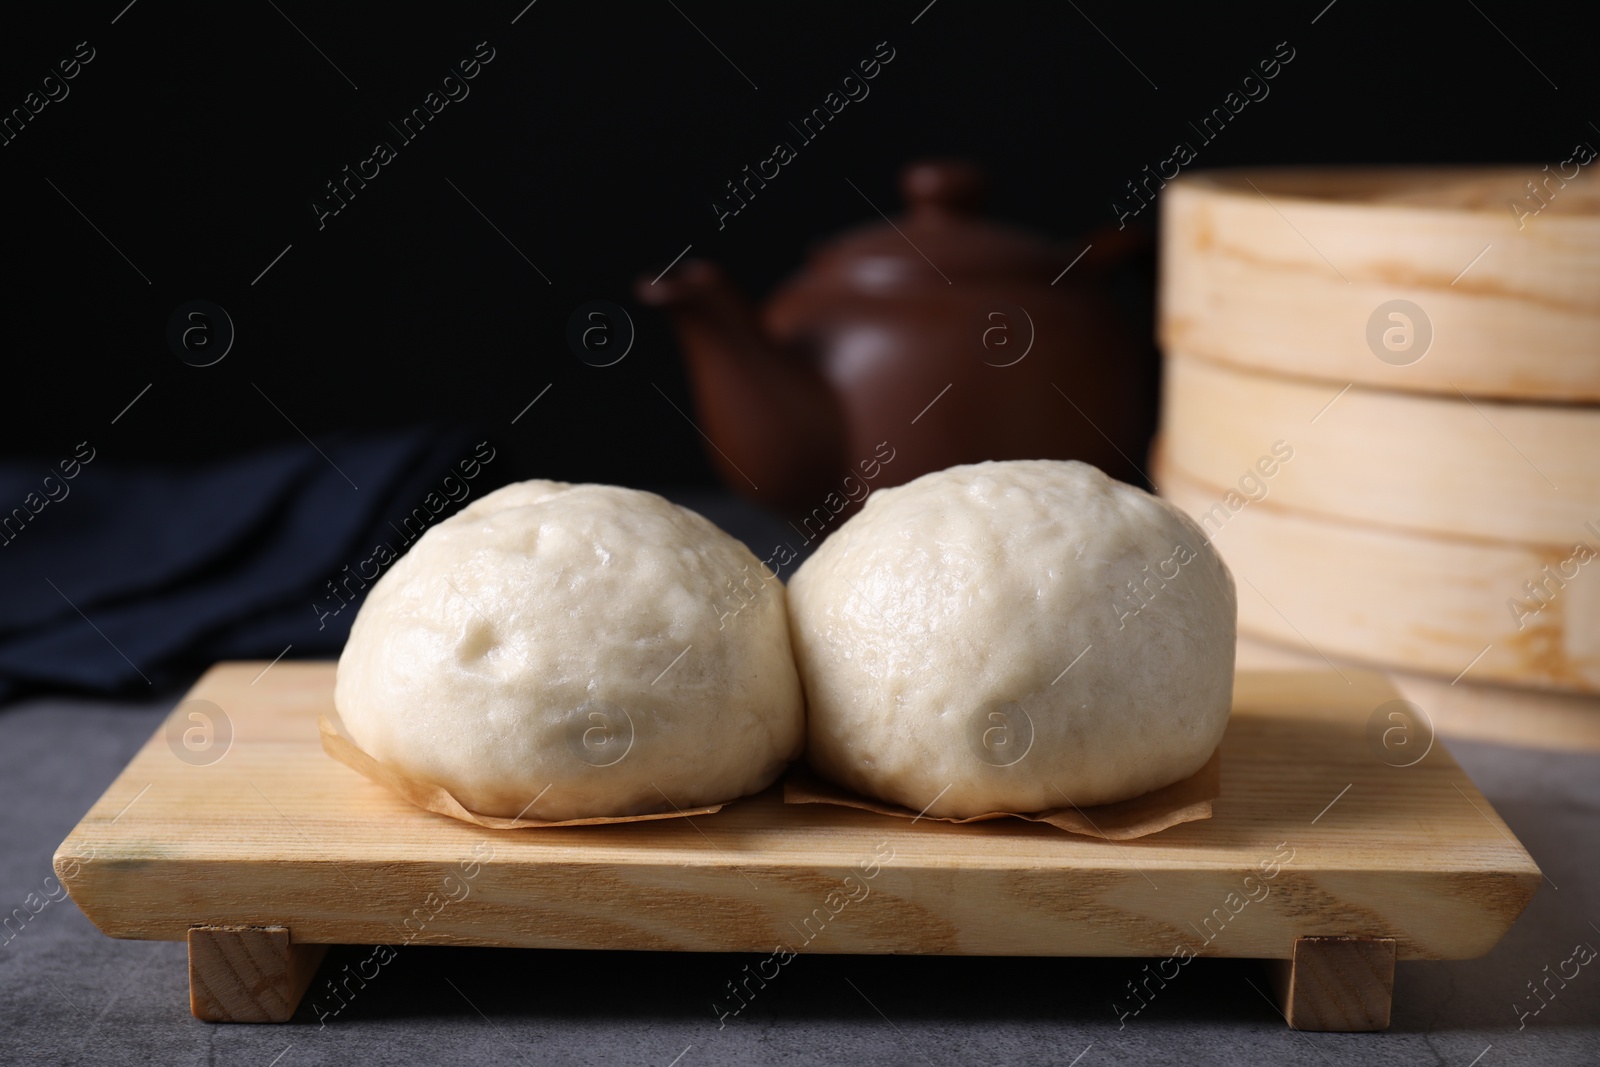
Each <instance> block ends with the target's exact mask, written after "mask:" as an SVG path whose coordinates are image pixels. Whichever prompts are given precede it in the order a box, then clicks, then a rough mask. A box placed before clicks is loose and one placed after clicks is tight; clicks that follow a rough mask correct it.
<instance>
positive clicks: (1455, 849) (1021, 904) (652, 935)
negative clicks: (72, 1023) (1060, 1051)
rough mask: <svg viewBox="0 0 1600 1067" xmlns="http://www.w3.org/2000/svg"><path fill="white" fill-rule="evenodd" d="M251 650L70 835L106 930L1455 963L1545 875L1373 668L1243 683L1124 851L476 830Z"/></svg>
mask: <svg viewBox="0 0 1600 1067" xmlns="http://www.w3.org/2000/svg"><path fill="white" fill-rule="evenodd" d="M261 668H262V665H261V664H223V665H219V666H218V667H216V668H214V669H213V670H212V671H211V672H209V673H208V674H207V675H206V676H205V677H204V678H203V679H201V681H200V682H199V683H198V684H197V686H196V687H195V689H194V690H193V692H192V694H191V696H192V697H195V698H199V699H205V700H209V701H212V702H214V703H215V704H216V705H217V706H219V707H220V708H222V709H223V710H224V711H225V712H226V714H227V715H228V716H229V718H230V719H231V722H232V726H233V730H234V740H233V745H232V748H231V750H229V751H228V752H227V754H226V755H225V756H223V758H221V759H220V760H218V761H216V762H215V763H213V764H211V765H209V766H204V767H201V766H192V765H190V764H188V763H185V762H183V761H182V760H180V759H178V758H177V757H176V756H175V755H174V754H173V752H172V750H171V749H170V748H169V747H168V744H167V741H166V740H165V737H164V735H163V734H162V733H158V734H157V735H156V736H155V737H154V738H152V740H151V741H150V742H149V743H148V744H147V745H146V746H145V747H144V748H143V749H142V750H141V751H140V752H139V753H138V754H137V755H136V756H135V757H134V759H133V760H132V762H131V763H130V764H129V765H128V767H127V769H126V770H125V771H124V772H123V773H122V775H121V776H120V777H119V778H118V779H117V780H116V781H115V782H114V783H113V784H112V785H111V786H110V788H109V789H108V790H107V791H106V793H105V795H104V796H103V797H102V798H101V799H100V800H99V801H98V802H97V803H96V804H95V805H94V807H93V808H92V809H91V810H90V811H89V813H88V814H87V815H86V816H85V817H84V819H83V820H82V822H81V823H80V824H79V825H78V827H77V828H76V829H74V830H73V832H72V834H71V835H70V836H69V837H68V839H67V840H66V841H65V842H64V843H63V844H62V846H61V848H60V850H59V851H58V852H57V861H56V862H57V869H58V871H59V870H61V869H62V868H63V867H64V866H67V865H72V864H75V865H76V873H75V877H73V878H72V879H71V881H70V886H69V888H70V891H71V894H72V896H73V899H74V900H76V901H77V903H78V904H79V906H80V907H81V908H82V909H83V911H84V913H85V914H86V915H87V916H88V917H89V918H90V920H91V921H93V922H94V923H95V925H97V926H98V927H99V928H100V929H101V930H102V931H104V932H105V933H107V934H110V935H111V936H114V937H131V938H153V939H169V940H170V939H178V938H183V937H185V936H187V933H188V929H189V927H190V926H192V925H194V924H195V923H196V922H199V921H204V922H208V923H213V924H216V923H238V924H241V925H252V924H272V925H281V926H284V927H287V928H288V929H290V930H292V931H293V934H294V940H295V941H296V942H298V943H343V944H389V945H400V944H404V943H416V944H436V945H438V944H460V945H503V946H523V947H552V948H627V949H670V950H695V951H700V950H711V951H759V952H771V951H772V950H773V949H774V947H775V946H776V945H779V944H783V945H785V946H787V947H788V948H789V949H791V950H792V951H797V952H826V953H841V952H859V953H887V952H895V953H943V954H955V955H962V954H971V955H991V954H1000V955H1063V956H1071V955H1094V956H1153V955H1160V956H1166V955H1170V954H1172V953H1173V952H1174V950H1175V946H1178V945H1183V946H1186V947H1187V949H1188V950H1189V951H1190V952H1192V953H1193V954H1195V955H1203V956H1230V957H1245V958H1251V957H1254V958H1266V957H1279V958H1288V957H1289V956H1290V954H1291V952H1292V950H1293V946H1294V942H1295V939H1296V938H1298V937H1301V936H1306V935H1330V934H1352V933H1356V934H1364V935H1369V936H1381V937H1392V938H1394V939H1395V942H1396V949H1397V952H1398V954H1399V956H1400V957H1401V958H1404V959H1435V958H1451V959H1453V958H1465V957H1471V956H1477V955H1480V954H1482V953H1484V952H1486V951H1488V949H1489V948H1490V947H1491V946H1493V945H1494V944H1495V942H1496V941H1498V940H1499V939H1500V937H1501V936H1502V935H1503V934H1504V933H1505V931H1506V930H1507V929H1508V928H1509V926H1510V924H1511V922H1512V921H1513V920H1514V919H1515V917H1516V916H1517V915H1518V914H1519V913H1520V912H1521V910H1522V908H1523V907H1524V906H1525V905H1526V904H1527V902H1528V900H1529V898H1530V897H1531V896H1532V894H1533V892H1534V891H1535V889H1536V888H1537V886H1538V884H1539V881H1540V874H1539V871H1538V868H1537V867H1536V866H1535V865H1534V863H1533V861H1532V859H1531V858H1530V857H1529V856H1528V854H1527V852H1526V851H1525V850H1524V849H1523V848H1522V847H1521V845H1519V844H1518V843H1517V841H1516V839H1515V838H1514V837H1513V836H1512V835H1511V833H1510V831H1509V830H1508V829H1507V828H1506V826H1505V825H1504V823H1503V822H1502V821H1501V820H1500V818H1499V817H1498V816H1497V815H1496V814H1495V813H1494V811H1493V809H1492V808H1491V807H1490V806H1489V804H1488V802H1487V801H1486V800H1485V799H1484V798H1483V797H1482V795H1481V794H1479V792H1478V791H1477V790H1476V789H1475V788H1474V787H1473V785H1472V783H1471V781H1470V780H1468V778H1467V777H1466V775H1465V774H1463V773H1462V771H1461V769H1460V768H1459V767H1457V766H1456V764H1455V763H1454V762H1453V761H1452V760H1451V759H1450V757H1449V755H1448V753H1446V752H1445V750H1444V749H1443V747H1442V746H1435V747H1434V748H1433V750H1432V751H1430V752H1429V753H1428V755H1427V756H1426V758H1424V759H1422V760H1421V761H1420V762H1419V763H1417V764H1416V765H1415V766H1411V767H1407V768H1404V769H1396V768H1394V767H1390V766H1388V765H1386V764H1385V763H1384V762H1383V761H1382V760H1381V759H1380V758H1379V753H1378V752H1377V751H1375V750H1374V748H1373V747H1372V744H1371V742H1370V740H1369V738H1368V729H1369V721H1370V720H1371V719H1372V717H1373V713H1374V711H1375V710H1376V709H1377V708H1378V707H1379V706H1380V705H1382V704H1383V703H1384V702H1386V701H1388V700H1390V699H1393V697H1394V695H1395V694H1394V691H1393V690H1392V689H1391V688H1390V687H1389V685H1388V683H1387V682H1385V681H1384V680H1383V679H1382V678H1380V677H1378V676H1377V675H1373V674H1363V673H1354V672H1348V671H1347V672H1346V673H1347V675H1348V676H1349V677H1348V680H1347V679H1346V678H1341V677H1340V676H1339V675H1337V674H1333V673H1329V672H1316V673H1309V672H1299V673H1285V674H1243V675H1241V676H1240V677H1239V679H1238V683H1237V689H1236V700H1235V708H1234V713H1233V717H1232V720H1231V723H1230V726H1229V729H1228V733H1227V736H1226V737H1225V739H1224V741H1223V745H1222V760H1223V770H1222V796H1221V798H1220V799H1219V800H1218V801H1217V805H1216V814H1215V817H1213V818H1212V819H1209V820H1206V821H1204V822H1199V823H1190V824H1186V825H1183V826H1178V827H1174V828H1172V829H1170V830H1167V831H1163V832H1162V833H1159V834H1154V835H1152V836H1150V837H1148V838H1143V839H1140V840H1137V841H1128V842H1110V841H1095V840H1091V839H1087V838H1078V837H1074V836H1072V835H1068V834H1064V833H1062V832H1060V831H1059V830H1056V829H1054V828H1052V827H1049V826H1043V825H1039V824H1034V823H1025V822H1020V821H1010V820H1005V821H996V822H988V823H979V824H974V825H967V826H960V825H952V824H946V823H932V822H929V821H927V820H923V821H919V822H912V821H910V820H903V819H886V818H884V817H882V816H877V815H873V814H871V813H868V812H862V811H854V810H850V809H845V808H833V807H827V806H823V805H789V806H785V805H783V804H782V803H781V801H780V799H779V797H778V796H777V793H776V790H771V791H768V793H766V794H763V795H761V796H759V797H755V798H751V799H748V800H744V801H740V802H738V803H736V804H732V805H730V806H729V807H727V808H725V809H724V810H723V811H721V812H719V813H718V814H716V815H711V816H706V817H703V818H700V817H695V818H691V819H673V820H667V821H663V822H650V823H633V824H622V825H614V826H602V827H567V828H559V829H549V830H514V831H496V830H490V829H486V828H483V827H478V826H472V825H470V824H467V823H463V822H460V821H458V820H454V819H449V818H446V817H443V816H438V815H434V814H431V813H428V812H424V811H421V810H419V809H417V808H414V807H411V806H410V805H407V804H405V803H404V802H403V801H400V800H399V799H397V798H396V797H394V796H393V795H392V794H390V793H388V792H387V791H385V790H383V789H382V788H380V787H378V786H376V785H374V784H372V783H371V782H368V781H366V780H365V779H363V778H361V777H360V776H359V775H357V774H356V773H355V772H353V771H351V770H350V769H349V768H347V767H345V766H343V765H341V764H339V763H337V762H335V761H334V760H332V759H330V758H328V757H327V756H326V755H325V754H324V753H323V752H322V750H321V747H320V745H319V742H318V737H317V729H316V721H317V715H318V713H319V712H321V711H324V710H327V709H329V708H330V707H331V702H332V685H333V674H334V668H333V665H332V664H299V663H279V664H278V665H277V666H275V667H273V668H272V669H271V670H270V671H268V672H267V673H266V675H265V676H263V677H262V678H261V679H260V680H259V681H257V682H255V683H254V684H251V679H252V678H254V677H255V676H256V675H257V674H258V673H259V672H260V671H261ZM182 713H183V705H181V704H180V705H179V707H178V708H177V709H176V710H175V712H174V715H180V716H181V715H182ZM141 791H142V793H141ZM1269 870H1270V871H1271V873H1270V874H1268V873H1267V871H1269ZM869 871H870V873H868V872H869ZM852 887H854V888H852ZM1252 887H1253V888H1252ZM841 894H846V895H848V899H846V896H842V895H841ZM1247 896H1248V897H1249V899H1248V900H1247V899H1246V897H1247Z"/></svg>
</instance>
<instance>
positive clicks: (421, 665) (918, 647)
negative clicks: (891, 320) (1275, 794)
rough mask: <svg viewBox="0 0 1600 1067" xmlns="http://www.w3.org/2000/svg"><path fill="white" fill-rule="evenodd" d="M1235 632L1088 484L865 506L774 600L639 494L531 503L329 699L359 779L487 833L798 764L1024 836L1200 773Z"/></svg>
mask: <svg viewBox="0 0 1600 1067" xmlns="http://www.w3.org/2000/svg"><path fill="white" fill-rule="evenodd" d="M1235 614H1236V611H1235V599H1234V587H1233V579H1232V577H1231V576H1230V575H1229V573H1228V570H1227V568H1226V566H1225V565H1224V564H1223V562H1222V560H1221V558H1220V557H1219V556H1218V555H1217V554H1216V552H1215V551H1214V550H1213V549H1212V548H1211V546H1210V545H1209V543H1207V541H1206V540H1205V537H1204V535H1203V533H1202V532H1201V531H1200V529H1199V528H1198V527H1197V526H1195V524H1194V523H1193V522H1192V521H1191V520H1190V519H1189V518H1188V517H1187V516H1185V515H1183V514H1182V513H1181V512H1179V511H1178V510H1177V509H1176V508H1174V507H1172V506H1171V505H1169V504H1167V503H1166V502H1165V501H1162V500H1160V499H1158V498H1156V497H1153V496H1151V495H1149V494H1148V493H1145V492H1143V491H1141V490H1139V489H1136V488H1134V487H1132V486H1129V485H1124V484H1122V483H1120V482H1116V481H1113V480H1111V479H1110V478H1108V477H1106V476H1105V475H1104V474H1102V473H1101V472H1100V471H1099V470H1097V469H1096V468H1094V467H1091V466H1088V465H1087V464H1083V463H1078V462H1072V461H1053V460H1028V461H1011V462H994V463H980V464H974V465H970V466H961V467H952V468H950V469H949V470H945V471H939V472H937V473H934V474H929V475H925V476H923V477H921V478H918V479H917V480H915V481H913V482H910V483H908V484H906V485H903V486H899V487H897V488H892V489H883V490H879V491H877V492H875V493H873V494H872V495H871V496H870V497H869V498H868V499H867V502H866V504H865V506H864V507H863V508H862V510H861V511H860V513H859V514H857V515H856V516H854V517H853V518H851V519H850V520H849V521H848V522H846V523H845V524H844V525H843V526H842V527H840V529H839V530H838V531H837V532H836V533H834V534H833V536H831V537H830V538H828V539H827V540H826V541H825V542H823V543H822V545H821V546H819V547H818V549H817V551H816V552H815V554H814V555H813V556H812V557H811V558H810V559H808V560H807V561H806V562H805V563H804V564H803V565H802V566H801V567H800V568H799V570H798V571H796V572H795V574H794V577H793V578H792V580H791V581H790V583H789V586H788V589H787V590H786V589H785V588H784V586H783V584H782V583H781V582H780V581H779V580H778V579H777V578H776V577H774V576H772V575H771V574H770V572H768V571H767V570H765V568H763V566H762V565H761V563H760V562H759V561H758V560H757V559H756V557H755V556H754V555H752V554H751V552H750V551H749V549H747V548H746V547H745V546H744V545H743V544H741V543H740V542H738V541H736V540H735V539H734V538H732V537H730V536H729V535H728V534H726V533H724V532H723V531H722V530H720V529H718V528H717V527H716V526H714V525H713V524H712V523H710V522H709V521H707V520H706V519H704V518H702V517H701V516H699V515H697V514H695V513H694V512H692V511H689V510H687V509H685V508H682V507H679V506H677V505H675V504H672V503H670V502H668V501H666V500H664V499H662V498H661V497H658V496H655V495H654V494H651V493H645V492H640V491H637V490H632V489H623V488H619V487H616V486H604V485H567V484H564V483H558V482H542V481H533V482H522V483H518V484H516V485H510V486H507V487H505V488H503V489H500V490H498V491H496V492H494V493H492V494H490V495H488V496H486V497H484V498H483V499H481V500H479V501H477V502H476V503H474V504H472V505H470V506H469V507H467V508H466V509H464V510H463V511H461V512H460V513H459V514H457V515H455V516H454V517H452V518H450V519H448V520H446V521H444V522H441V523H439V524H438V525H437V526H435V527H433V528H432V529H431V530H429V531H428V532H427V533H426V534H424V535H423V537H422V538H421V539H420V540H419V541H418V542H417V544H416V545H415V546H414V547H413V548H412V549H411V551H410V552H409V553H407V554H406V555H405V556H404V557H402V558H401V559H400V560H399V561H398V562H396V563H395V565H394V566H393V567H392V568H391V569H390V570H389V572H388V573H387V574H385V575H384V576H383V578H382V579H380V580H379V581H378V583H377V584H376V585H375V586H373V589H372V592H371V593H370V595H369V596H368V598H367V600H366V603H365V604H364V605H363V606H362V608H361V611H360V612H359V614H358V615H357V617H356V621H355V624H354V626H353V627H352V629H351V632H350V639H349V642H348V644H347V645H346V646H345V650H344V653H343V655H342V656H341V657H340V660H339V669H338V680H337V683H336V686H335V693H334V700H335V704H336V706H337V708H338V710H339V713H340V716H341V718H342V719H343V722H344V725H345V729H346V730H347V731H348V733H349V735H350V737H351V739H352V740H354V741H355V742H356V743H357V744H358V745H360V746H361V747H362V748H363V749H365V750H366V751H367V753H368V754H370V755H371V756H373V757H374V758H376V759H377V760H379V761H380V762H383V763H387V764H390V765H392V766H394V767H396V768H397V769H399V770H401V771H403V772H404V773H406V774H408V775H409V776H411V777H413V778H417V779H421V780H424V781H428V782H432V783H435V784H437V785H440V786H443V787H444V788H446V789H448V790H449V791H450V792H451V793H453V794H454V795H455V796H456V798H457V799H458V800H460V801H461V803H462V804H463V805H465V806H466V807H467V808H469V809H471V810H473V811H476V812H478V813H480V814H484V815H499V816H511V817H514V816H519V815H525V816H530V817H533V818H538V819H543V820H548V821H559V820H566V819H577V818H586V817H595V816H627V815H640V814H647V813H654V812H665V811H671V810H673V809H674V808H691V807H698V806H702V805H707V804H716V803H721V802H725V801H728V800H732V799H735V798H737V797H741V796H745V795H748V794H750V793H754V792H758V791H759V790H761V789H764V788H765V787H766V786H768V785H769V784H771V783H772V782H773V781H774V780H775V779H776V778H777V777H778V775H780V774H781V773H782V772H783V769H784V768H785V767H786V766H787V765H788V764H789V762H790V761H792V760H794V759H795V758H797V757H798V756H799V755H800V754H801V752H802V750H804V751H805V752H806V754H807V758H808V760H809V761H810V763H811V764H812V766H813V767H814V768H815V769H816V770H817V771H818V772H820V773H821V774H823V775H825V776H826V777H828V778H830V779H832V780H834V781H835V782H837V783H839V784H841V785H844V786H847V787H849V788H851V789H854V790H856V791H857V792H860V793H863V794H865V795H868V796H873V797H877V798H879V799H882V800H886V801H889V802H892V803H895V804H899V805H902V806H905V807H908V808H911V809H913V810H917V811H923V810H926V812H927V814H929V815H933V816H941V817H965V816H970V815H978V814H982V813H985V812H990V811H1012V812H1033V811H1039V810H1044V809H1049V808H1058V807H1065V806H1067V805H1069V804H1071V805H1078V806H1087V805H1093V804H1104V803H1110V802H1113V801H1117V800H1123V799H1127V798H1129V797H1133V796H1137V795H1139V794H1141V793H1145V792H1148V791H1150V790H1152V789H1157V788H1160V787H1161V786H1164V785H1168V784H1170V783H1172V782H1175V781H1178V780H1179V779H1182V778H1185V777H1187V776H1188V775H1190V774H1192V773H1194V772H1195V771H1197V770H1198V769H1199V768H1200V767H1201V766H1202V765H1203V764H1204V763H1205V762H1206V760H1207V759H1208V758H1209V756H1210V754H1211V752H1212V750H1213V749H1214V748H1215V747H1216V745H1217V743H1218V742H1219V741H1220V740H1221V737H1222V733H1223V730H1224V728H1225V726H1226V724H1227V718H1228V711H1229V707H1230V704H1231V700H1232V690H1233V652H1234V619H1235Z"/></svg>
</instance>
